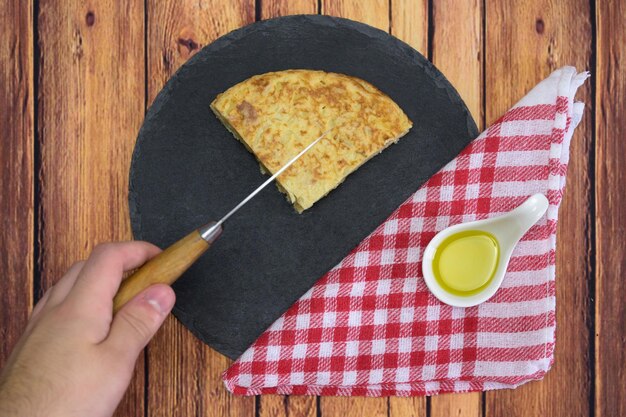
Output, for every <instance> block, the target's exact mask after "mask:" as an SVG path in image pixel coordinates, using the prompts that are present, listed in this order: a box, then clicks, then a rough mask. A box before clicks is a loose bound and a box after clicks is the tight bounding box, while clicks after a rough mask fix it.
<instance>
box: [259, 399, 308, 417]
mask: <svg viewBox="0 0 626 417" xmlns="http://www.w3.org/2000/svg"><path fill="white" fill-rule="evenodd" d="M258 407H259V409H258V416H259V417H316V416H317V397H314V396H302V395H261V396H259V403H258Z"/></svg>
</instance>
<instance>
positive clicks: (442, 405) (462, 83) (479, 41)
mask: <svg viewBox="0 0 626 417" xmlns="http://www.w3.org/2000/svg"><path fill="white" fill-rule="evenodd" d="M432 7H433V14H432V18H433V22H432V27H433V30H432V36H433V39H431V45H432V60H433V63H434V64H435V65H436V66H437V68H439V70H440V71H441V72H443V74H444V75H445V76H446V77H447V78H448V80H450V82H451V83H452V85H453V86H454V87H455V88H456V90H457V91H458V92H459V95H460V96H461V98H462V99H463V101H465V104H466V105H467V107H468V108H469V110H470V112H471V113H472V116H473V117H474V120H475V121H476V124H477V125H478V129H479V130H481V131H482V130H483V129H484V126H483V115H484V106H483V105H484V103H483V102H482V97H483V88H484V86H483V54H484V51H483V50H482V48H483V24H482V16H483V10H482V1H481V0H468V1H466V2H465V3H464V6H463V7H458V3H457V2H456V1H455V0H441V1H436V2H433V5H432ZM482 398H483V395H482V394H481V393H467V394H447V395H440V396H435V397H432V398H431V400H430V416H429V417H448V416H467V417H474V416H476V417H477V416H480V415H482V405H481V404H482Z"/></svg>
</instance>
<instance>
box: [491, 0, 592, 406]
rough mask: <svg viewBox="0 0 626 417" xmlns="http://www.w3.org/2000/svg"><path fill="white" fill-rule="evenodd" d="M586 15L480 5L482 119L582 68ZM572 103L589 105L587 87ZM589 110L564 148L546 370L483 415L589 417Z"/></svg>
mask: <svg viewBox="0 0 626 417" xmlns="http://www.w3.org/2000/svg"><path fill="white" fill-rule="evenodd" d="M590 16H591V13H590V10H589V3H588V2H587V1H586V0H573V1H570V2H559V3H554V2H551V1H549V0H532V1H525V2H501V1H496V0H487V2H486V74H485V75H486V85H485V88H486V100H487V102H486V119H487V124H490V123H492V122H493V121H494V120H495V119H497V118H498V117H500V116H501V115H502V114H503V113H504V112H505V111H506V110H507V109H508V108H509V107H510V106H511V105H512V104H514V103H515V102H517V101H518V100H519V99H520V98H521V97H522V96H523V95H524V94H525V93H526V92H527V91H528V90H529V89H530V88H532V87H533V86H534V85H535V84H537V83H538V82H539V81H541V80H542V79H543V78H544V77H546V76H547V75H548V74H549V73H550V72H551V71H552V70H554V69H556V68H558V67H560V66H562V65H574V66H576V67H577V68H578V69H579V70H584V69H587V68H588V65H589V62H590V56H591V39H592V34H591V22H590V18H591V17H590ZM577 98H578V99H579V100H582V101H584V102H586V103H587V105H588V106H589V105H590V104H591V103H592V99H591V95H590V87H589V83H587V84H586V85H585V86H584V87H583V88H582V89H581V90H580V91H579V93H578V97H577ZM591 123H592V118H591V112H589V111H588V112H587V113H586V114H585V116H584V119H583V121H582V123H581V125H579V127H578V129H577V130H576V133H575V135H574V138H573V140H572V145H571V149H570V157H571V159H570V165H569V170H568V178H567V187H566V191H565V196H564V199H563V202H562V206H561V209H560V218H559V228H558V232H557V265H556V274H557V280H556V287H557V288H556V293H557V305H558V306H557V309H556V313H557V330H556V333H557V334H556V340H557V343H556V353H555V362H554V365H553V367H552V370H551V371H550V372H549V373H548V374H547V375H546V377H545V378H544V380H543V381H542V382H533V383H528V384H526V385H524V386H522V387H520V388H518V389H515V390H500V391H491V392H487V393H486V408H485V409H486V416H487V417H492V416H507V417H509V416H526V415H542V416H573V415H577V416H578V415H589V413H590V410H589V403H590V401H589V400H590V395H591V391H590V390H591V384H590V378H591V374H590V370H589V367H588V360H589V348H590V331H589V327H588V326H589V317H590V316H591V314H590V301H589V295H590V293H589V285H590V284H589V283H590V282H592V279H593V277H592V276H591V271H590V269H589V265H590V259H591V254H592V250H593V246H592V243H591V242H590V237H591V230H592V227H593V222H592V219H591V218H590V213H592V210H591V208H592V204H593V196H592V194H591V189H592V188H591V184H592V177H591V176H590V173H589V169H588V168H589V166H590V160H589V155H590V154H591V153H590V152H591V146H592V142H591V129H592V124H591Z"/></svg>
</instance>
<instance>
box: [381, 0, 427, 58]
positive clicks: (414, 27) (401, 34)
mask: <svg viewBox="0 0 626 417" xmlns="http://www.w3.org/2000/svg"><path fill="white" fill-rule="evenodd" d="M390 26H391V27H390V29H391V31H390V32H391V34H392V35H393V36H395V37H396V38H398V39H401V40H403V41H404V42H406V43H408V44H409V45H411V46H412V47H413V48H415V49H416V50H417V51H418V52H420V53H421V54H422V55H424V56H426V57H427V56H428V0H392V1H391V22H390Z"/></svg>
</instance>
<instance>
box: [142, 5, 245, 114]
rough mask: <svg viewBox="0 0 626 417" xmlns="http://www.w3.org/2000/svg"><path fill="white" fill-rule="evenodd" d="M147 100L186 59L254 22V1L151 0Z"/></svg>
mask: <svg viewBox="0 0 626 417" xmlns="http://www.w3.org/2000/svg"><path fill="white" fill-rule="evenodd" d="M147 5H148V10H147V13H148V19H147V24H148V29H147V30H148V46H147V48H148V103H151V102H152V100H154V97H155V96H156V95H157V94H158V93H159V91H161V88H163V86H164V85H165V83H166V82H167V80H169V78H170V77H171V76H172V75H173V74H174V72H176V70H177V69H178V67H180V66H181V65H182V64H183V63H184V62H185V61H187V59H189V58H191V57H192V56H193V55H194V54H195V53H196V52H198V51H199V50H200V49H202V47H204V46H205V45H207V44H209V43H211V42H212V41H213V40H215V39H217V38H219V37H220V36H222V35H225V34H226V33H228V32H230V31H232V30H234V29H237V28H238V27H240V26H244V25H247V24H249V23H252V22H254V14H255V13H254V7H255V6H254V0H241V1H237V2H232V3H228V4H227V3H226V2H223V1H220V0H208V1H201V2H200V1H192V0H183V1H173V0H166V1H158V0H148V2H147Z"/></svg>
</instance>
